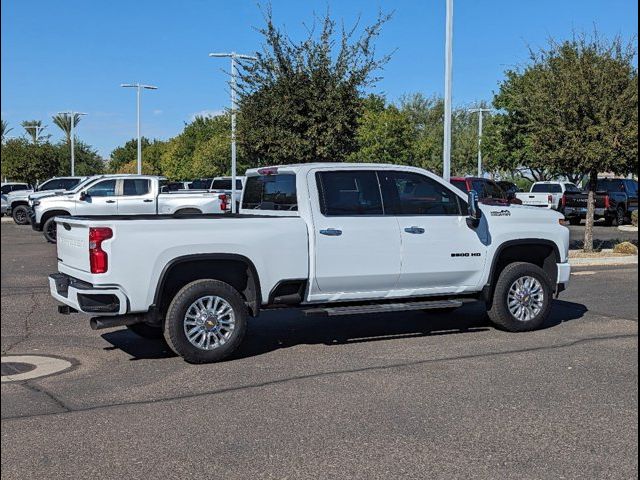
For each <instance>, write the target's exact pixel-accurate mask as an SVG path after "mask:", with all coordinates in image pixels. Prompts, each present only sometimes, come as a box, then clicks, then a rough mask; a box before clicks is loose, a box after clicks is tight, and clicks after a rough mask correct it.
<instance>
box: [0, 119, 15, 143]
mask: <svg viewBox="0 0 640 480" xmlns="http://www.w3.org/2000/svg"><path fill="white" fill-rule="evenodd" d="M11 130H13V128H9V124H8V123H7V122H5V121H4V120H0V135H1V137H0V138H1V139H2V142H4V137H5V136H6V135H7V133H9V132H10V131H11Z"/></svg>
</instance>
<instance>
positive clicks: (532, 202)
mask: <svg viewBox="0 0 640 480" xmlns="http://www.w3.org/2000/svg"><path fill="white" fill-rule="evenodd" d="M516 197H517V198H518V199H520V200H522V203H523V204H524V205H529V206H532V207H546V206H548V205H549V203H550V202H549V194H548V193H527V192H524V193H517V194H516Z"/></svg>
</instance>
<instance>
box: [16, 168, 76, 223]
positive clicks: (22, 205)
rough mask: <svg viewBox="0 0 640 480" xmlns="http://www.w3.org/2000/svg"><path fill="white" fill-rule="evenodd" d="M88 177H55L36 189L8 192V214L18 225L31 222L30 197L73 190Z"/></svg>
mask: <svg viewBox="0 0 640 480" xmlns="http://www.w3.org/2000/svg"><path fill="white" fill-rule="evenodd" d="M85 178H86V177H53V178H50V179H49V180H47V181H46V182H43V183H41V184H40V185H38V186H37V187H36V188H35V189H31V188H28V189H19V190H13V191H12V192H11V193H8V194H7V204H8V212H7V213H8V214H9V215H11V216H12V217H13V221H14V222H15V223H16V224H18V225H28V224H29V197H31V198H36V197H46V196H48V195H54V194H57V193H61V192H64V191H67V190H71V189H73V188H74V187H76V186H77V185H78V184H79V183H80V182H82V181H83V180H84V179H85Z"/></svg>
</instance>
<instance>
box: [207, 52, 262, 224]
mask: <svg viewBox="0 0 640 480" xmlns="http://www.w3.org/2000/svg"><path fill="white" fill-rule="evenodd" d="M209 56H210V57H215V58H222V57H224V58H231V213H236V176H237V174H236V110H237V105H236V76H237V75H238V72H237V69H236V59H238V58H239V59H242V60H251V61H252V62H253V61H255V60H257V58H256V57H252V56H250V55H242V54H239V53H236V52H229V53H210V54H209Z"/></svg>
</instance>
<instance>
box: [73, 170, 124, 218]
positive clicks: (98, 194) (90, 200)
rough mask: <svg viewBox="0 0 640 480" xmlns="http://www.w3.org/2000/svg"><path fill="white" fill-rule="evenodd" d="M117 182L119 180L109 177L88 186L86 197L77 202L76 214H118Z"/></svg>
mask: <svg viewBox="0 0 640 480" xmlns="http://www.w3.org/2000/svg"><path fill="white" fill-rule="evenodd" d="M116 184H117V180H115V179H107V180H102V181H101V182H98V183H96V184H94V185H92V186H91V187H90V188H88V189H87V190H86V192H85V199H84V200H78V201H77V202H76V215H116V214H117V213H118V199H117V197H116Z"/></svg>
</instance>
